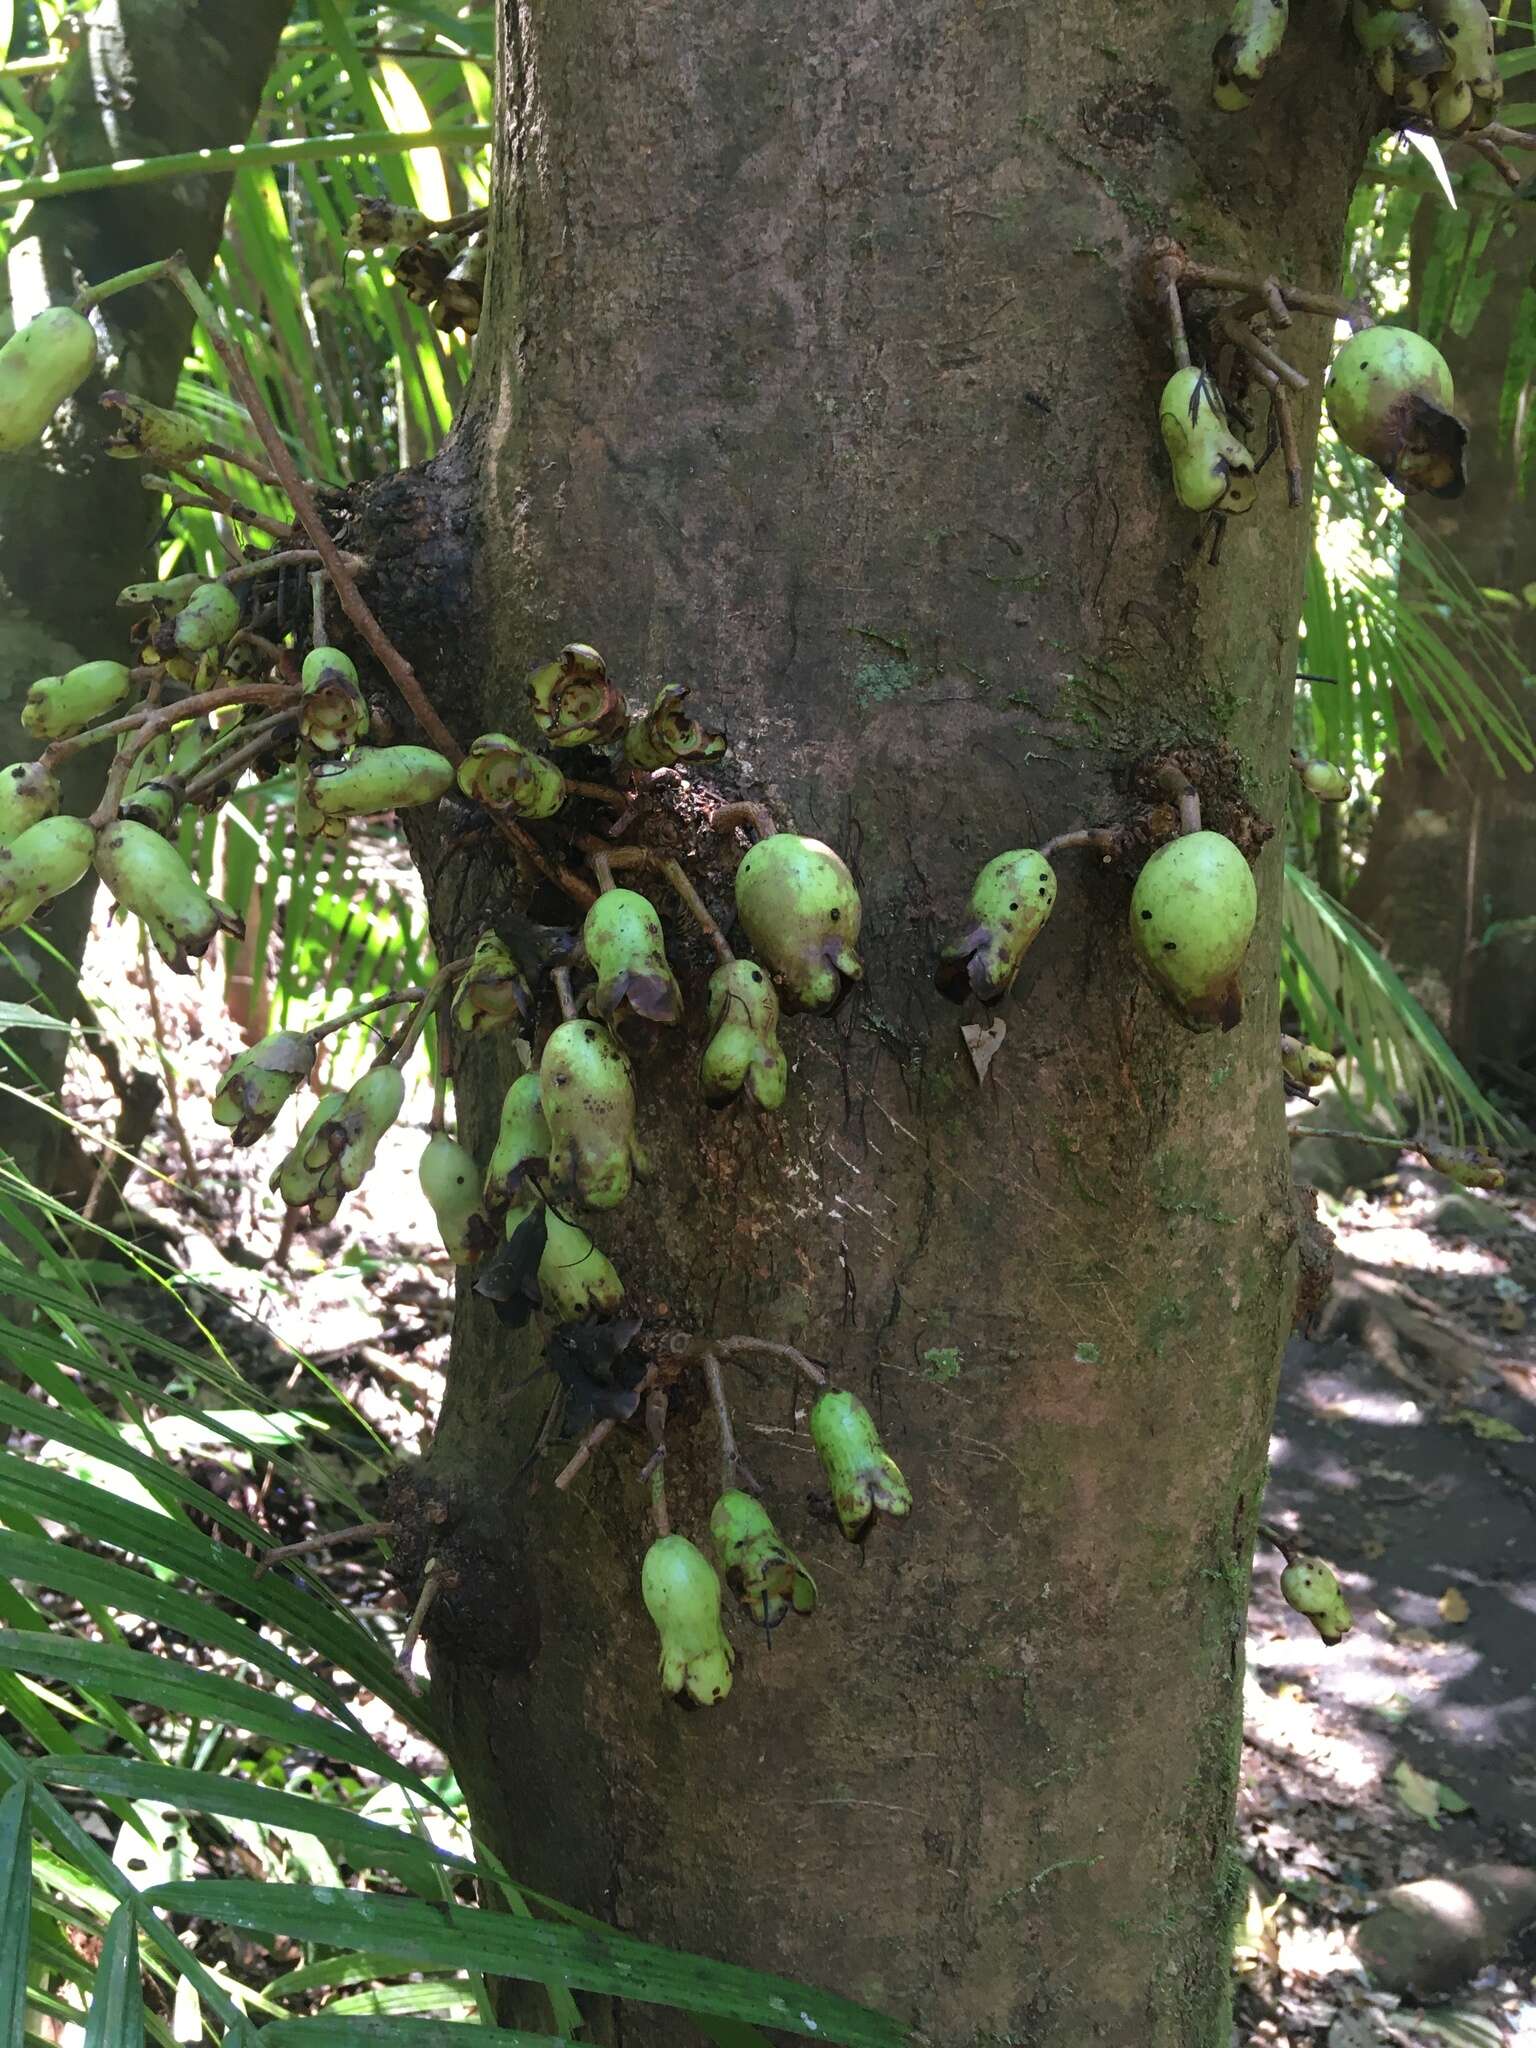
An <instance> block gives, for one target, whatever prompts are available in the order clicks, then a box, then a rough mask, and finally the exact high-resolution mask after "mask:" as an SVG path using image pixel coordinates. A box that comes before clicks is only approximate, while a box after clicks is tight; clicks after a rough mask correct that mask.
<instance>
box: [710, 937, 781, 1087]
mask: <svg viewBox="0 0 1536 2048" xmlns="http://www.w3.org/2000/svg"><path fill="white" fill-rule="evenodd" d="M709 1022H710V1028H711V1032H712V1036H711V1038H710V1041H709V1043H708V1045H706V1046H705V1048H704V1053H703V1057H702V1058H701V1059H700V1061H699V1086H700V1087H701V1088H702V1090H703V1092H704V1100H705V1101H706V1102H707V1103H708V1104H709V1106H710V1108H711V1109H723V1108H724V1107H725V1105H726V1104H727V1103H728V1102H730V1101H733V1100H734V1098H735V1097H736V1096H738V1095H745V1096H746V1098H747V1100H748V1102H750V1103H752V1104H753V1105H754V1107H756V1108H758V1109H782V1108H783V1106H784V1095H785V1091H786V1089H787V1087H788V1085H789V1061H788V1060H787V1059H786V1058H785V1057H784V1052H783V1048H782V1047H781V1046H780V1044H779V999H778V997H777V996H776V995H775V994H774V992H773V983H772V982H771V981H770V980H769V979H768V976H767V975H766V974H765V973H764V972H763V970H762V968H761V967H759V966H758V964H757V962H756V961H755V960H727V961H726V962H725V963H724V965H723V966H720V967H717V968H716V969H715V971H714V973H713V974H712V975H711V976H710V978H709Z"/></svg>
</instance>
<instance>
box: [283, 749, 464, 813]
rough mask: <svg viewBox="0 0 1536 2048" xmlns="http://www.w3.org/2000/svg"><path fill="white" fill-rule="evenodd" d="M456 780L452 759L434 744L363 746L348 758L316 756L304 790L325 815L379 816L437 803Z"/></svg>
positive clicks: (318, 809)
mask: <svg viewBox="0 0 1536 2048" xmlns="http://www.w3.org/2000/svg"><path fill="white" fill-rule="evenodd" d="M452 783H453V766H452V763H451V762H449V761H447V760H445V759H444V757H443V756H442V755H441V754H438V753H434V752H433V750H432V749H431V747H358V748H357V749H356V750H355V752H353V753H351V754H349V755H348V756H347V758H346V759H345V760H344V761H317V762H316V763H315V765H314V767H313V768H311V769H310V771H309V773H308V775H307V776H306V777H305V778H304V793H305V795H306V796H307V797H308V799H309V801H310V802H311V803H312V804H313V805H314V807H315V809H316V810H317V811H318V812H319V813H320V815H321V817H323V818H376V817H378V816H380V815H381V814H382V813H383V812H385V811H404V810H408V809H409V808H410V807H411V805H412V804H431V803H436V801H437V799H438V798H439V797H440V796H441V795H442V794H443V793H444V791H445V790H447V789H449V788H450V787H451V786H452Z"/></svg>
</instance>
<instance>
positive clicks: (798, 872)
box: [736, 832, 864, 1016]
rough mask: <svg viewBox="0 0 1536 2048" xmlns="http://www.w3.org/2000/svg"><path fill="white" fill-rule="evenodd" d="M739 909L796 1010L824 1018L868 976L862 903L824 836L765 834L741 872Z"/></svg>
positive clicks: (745, 926)
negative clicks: (861, 950)
mask: <svg viewBox="0 0 1536 2048" xmlns="http://www.w3.org/2000/svg"><path fill="white" fill-rule="evenodd" d="M736 914H737V916H738V917H739V918H740V919H741V922H742V927H743V929H744V930H745V932H746V934H747V937H748V939H749V940H750V941H751V943H752V950H753V952H754V953H756V954H757V955H758V956H759V957H760V958H761V960H762V961H763V963H764V965H765V966H766V967H767V968H768V970H769V972H770V973H771V974H772V975H773V978H774V980H775V981H776V982H777V983H778V984H779V988H780V990H781V992H782V994H783V997H784V1000H785V1001H786V1002H787V1003H788V1004H789V1006H790V1007H791V1008H792V1009H797V1010H809V1011H812V1012H813V1013H815V1014H818V1015H822V1016H824V1015H826V1014H827V1013H828V1012H830V1011H832V1010H835V1009H836V1008H837V1006H838V1004H839V1003H840V1002H841V1001H842V1000H843V997H844V996H845V995H846V994H847V993H848V990H849V989H850V988H851V987H852V986H853V984H854V983H855V982H856V981H860V980H862V979H863V975H864V963H863V962H862V961H861V960H860V958H859V956H858V953H857V951H856V950H855V949H856V947H857V945H858V942H859V928H860V925H861V924H862V922H863V916H864V910H863V905H862V904H861V903H860V901H859V892H858V890H857V889H856V888H855V887H854V882H853V876H852V875H851V874H850V873H849V872H848V868H847V865H846V863H845V862H844V861H843V859H842V857H841V856H840V855H839V854H837V853H834V852H833V850H832V848H831V847H830V846H826V845H823V843H822V841H821V840H819V839H806V838H804V837H802V835H801V834H800V833H798V832H774V833H770V835H769V836H768V837H767V838H766V839H760V840H759V841H758V842H757V844H756V845H755V846H754V847H752V848H750V849H749V851H748V852H747V855H746V857H745V859H744V860H743V861H742V863H741V866H740V867H739V868H738V869H737V870H736Z"/></svg>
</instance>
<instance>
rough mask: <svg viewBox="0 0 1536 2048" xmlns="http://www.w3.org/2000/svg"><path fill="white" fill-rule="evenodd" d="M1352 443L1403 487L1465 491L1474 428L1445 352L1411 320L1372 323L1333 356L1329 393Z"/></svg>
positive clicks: (1338, 428) (1442, 493) (1441, 494)
mask: <svg viewBox="0 0 1536 2048" xmlns="http://www.w3.org/2000/svg"><path fill="white" fill-rule="evenodd" d="M1324 396H1325V398H1326V400H1327V405H1328V417H1329V419H1330V420H1331V421H1332V422H1333V430H1334V432H1335V433H1336V434H1337V435H1338V437H1339V439H1340V440H1341V441H1342V442H1343V443H1344V445H1345V447H1346V448H1352V449H1353V450H1354V452H1355V453H1356V454H1357V455H1364V456H1365V457H1366V458H1367V459H1368V460H1369V461H1371V462H1374V463H1375V464H1376V467H1377V468H1378V469H1379V470H1381V471H1382V473H1383V475H1385V476H1386V477H1388V478H1389V479H1390V480H1391V482H1393V483H1395V484H1396V485H1397V487H1398V489H1399V490H1400V491H1405V492H1409V493H1412V492H1415V491H1428V492H1430V494H1431V495H1432V496H1434V497H1437V498H1459V497H1460V496H1461V494H1462V492H1463V491H1464V490H1465V488H1466V472H1465V468H1464V457H1465V453H1466V446H1467V429H1466V426H1465V424H1464V423H1463V422H1462V421H1461V420H1459V419H1458V418H1457V417H1456V414H1455V413H1454V412H1453V411H1452V407H1453V406H1454V405H1455V403H1456V389H1455V385H1454V383H1453V382H1452V379H1451V372H1450V368H1449V366H1448V365H1447V363H1446V360H1445V358H1444V356H1442V355H1441V353H1440V351H1439V350H1438V349H1437V348H1436V347H1435V346H1434V344H1433V343H1432V342H1428V341H1426V340H1425V339H1424V337H1423V335H1422V334H1415V333H1414V332H1413V331H1412V329H1411V328H1407V327H1366V328H1363V329H1362V330H1361V331H1360V333H1358V334H1354V335H1351V336H1350V338H1349V340H1348V341H1346V342H1345V344H1344V346H1343V347H1342V348H1341V349H1340V350H1339V352H1338V354H1337V356H1335V358H1334V363H1333V372H1332V375H1331V376H1330V377H1329V380H1328V388H1327V391H1326V392H1325V394H1324Z"/></svg>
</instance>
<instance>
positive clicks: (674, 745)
mask: <svg viewBox="0 0 1536 2048" xmlns="http://www.w3.org/2000/svg"><path fill="white" fill-rule="evenodd" d="M688 697H689V690H688V686H687V684H686V683H666V684H664V685H663V686H662V688H661V689H659V690H658V691H657V692H656V695H655V698H654V699H653V701H652V703H651V708H650V709H649V711H645V712H642V713H641V714H640V716H639V717H637V718H634V719H631V721H630V726H629V730H628V732H627V733H625V735H624V758H625V760H626V761H628V763H629V765H630V766H631V767H632V768H640V769H650V768H671V767H674V766H675V765H676V764H677V762H679V761H718V760H719V758H720V756H721V755H722V754H723V753H724V752H725V734H724V733H723V732H706V731H705V729H704V727H703V726H702V725H700V724H699V721H698V720H697V719H696V718H692V717H690V716H689V715H688V713H687V712H685V711H684V710H683V706H684V705H685V704H686V703H687V701H688Z"/></svg>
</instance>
